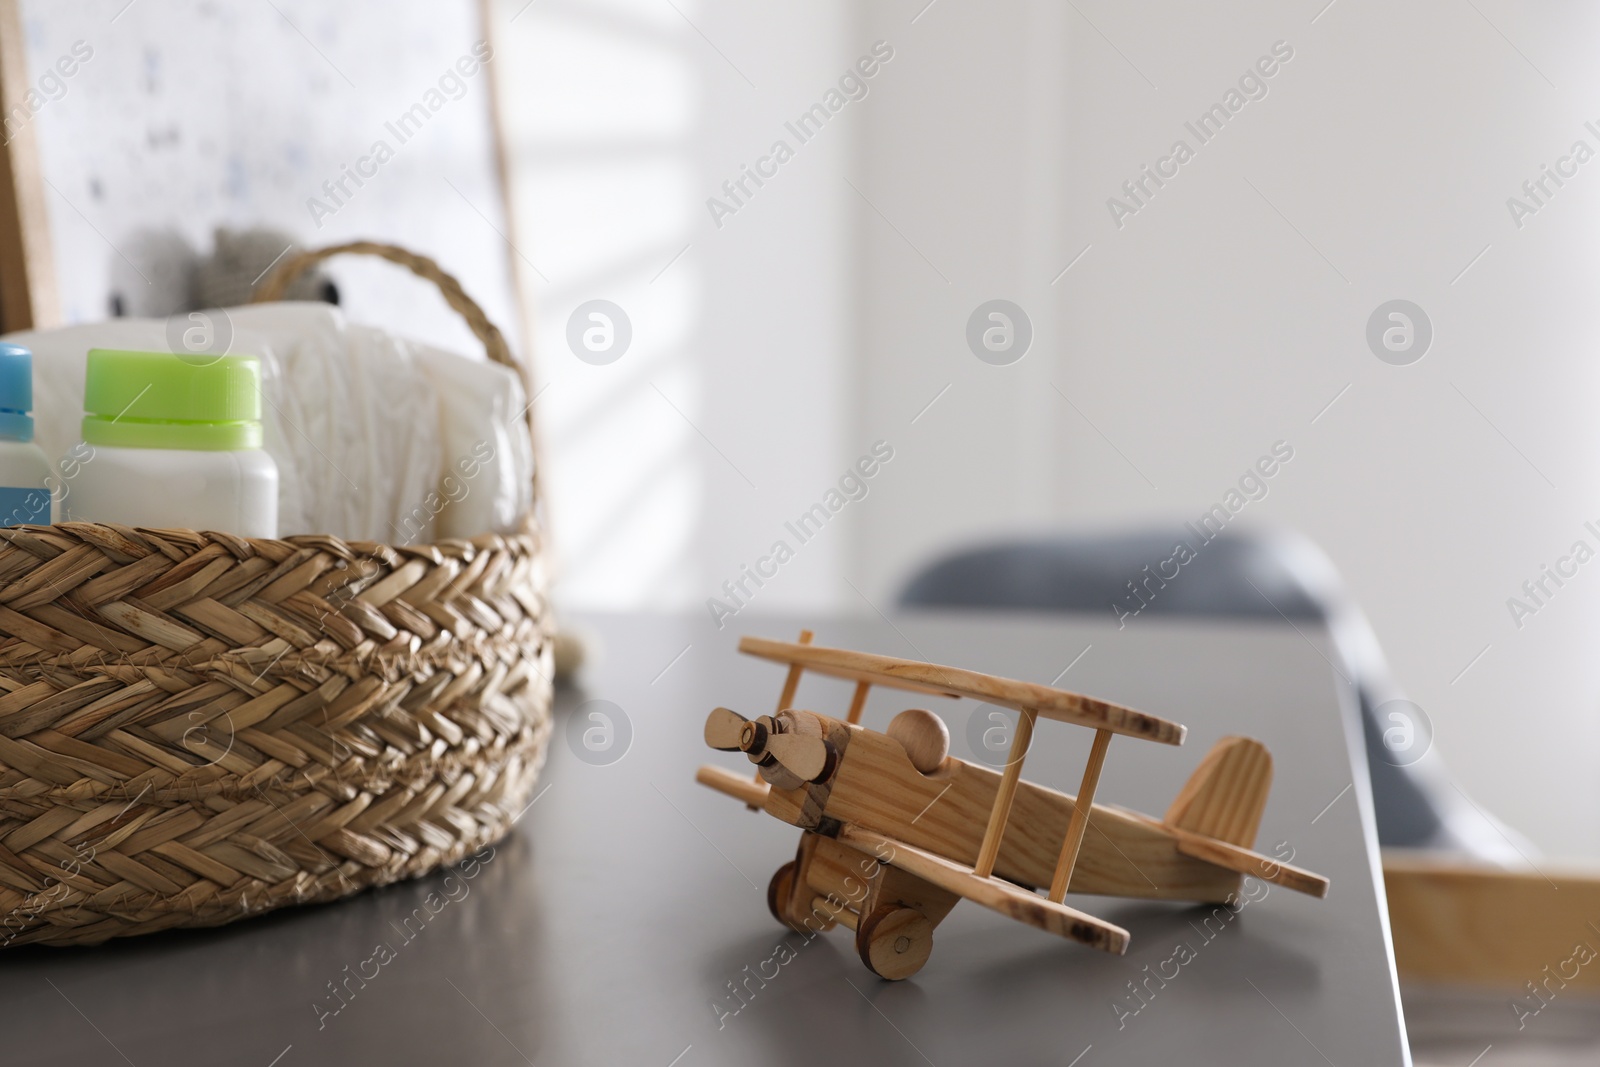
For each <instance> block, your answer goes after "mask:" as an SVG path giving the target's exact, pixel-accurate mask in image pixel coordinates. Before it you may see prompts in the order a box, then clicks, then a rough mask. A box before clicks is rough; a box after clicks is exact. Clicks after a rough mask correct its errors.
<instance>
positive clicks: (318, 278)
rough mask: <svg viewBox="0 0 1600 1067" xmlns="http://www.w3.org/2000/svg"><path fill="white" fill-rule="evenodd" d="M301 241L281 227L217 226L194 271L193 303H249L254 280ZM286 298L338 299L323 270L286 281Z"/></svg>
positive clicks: (332, 301)
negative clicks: (208, 251) (209, 249)
mask: <svg viewBox="0 0 1600 1067" xmlns="http://www.w3.org/2000/svg"><path fill="white" fill-rule="evenodd" d="M300 247H301V246H300V243H299V242H298V241H296V240H295V239H294V237H293V236H291V235H290V234H288V233H285V232H284V231H282V230H273V229H268V228H266V227H256V228H254V229H248V230H229V229H225V228H223V227H220V226H219V227H218V228H217V231H216V247H215V248H214V249H213V250H212V252H211V255H210V256H208V257H206V258H205V259H204V260H202V261H201V262H200V264H199V266H198V268H197V269H196V272H195V286H194V305H193V306H194V307H195V308H197V309H198V308H216V307H237V306H239V305H241V304H248V303H249V302H250V298H251V296H252V295H253V294H254V291H255V286H256V283H257V282H259V281H261V279H262V276H263V275H265V274H266V273H267V271H268V270H269V269H270V268H271V267H272V266H274V265H275V264H277V263H278V262H280V261H281V260H283V259H284V258H286V256H287V254H288V253H289V252H290V250H291V249H292V250H299V248H300ZM283 298H284V299H285V300H321V301H324V302H326V303H329V304H337V303H338V302H339V290H338V288H337V287H335V286H334V284H333V281H332V279H330V278H329V277H328V275H327V273H326V272H325V271H322V270H320V269H314V270H308V271H305V272H304V273H302V274H301V275H300V276H299V277H297V278H296V279H295V280H294V281H293V282H291V283H290V284H289V289H288V291H287V292H286V293H284V295H283Z"/></svg>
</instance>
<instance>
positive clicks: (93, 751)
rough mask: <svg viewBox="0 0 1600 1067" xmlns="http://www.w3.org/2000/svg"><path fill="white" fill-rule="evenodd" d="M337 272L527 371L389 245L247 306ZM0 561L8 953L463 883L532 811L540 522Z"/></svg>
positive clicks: (539, 725)
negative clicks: (463, 323)
mask: <svg viewBox="0 0 1600 1067" xmlns="http://www.w3.org/2000/svg"><path fill="white" fill-rule="evenodd" d="M339 252H365V253H371V254H376V255H379V256H382V257H384V258H386V259H389V260H392V261H394V262H397V263H400V264H403V265H405V266H407V267H409V268H410V269H411V270H413V271H414V272H416V273H417V274H419V275H421V276H422V277H424V278H427V279H429V280H431V281H433V282H434V283H435V284H437V285H438V286H439V288H440V290H441V291H442V292H443V294H444V296H445V299H446V300H447V301H448V302H449V303H450V305H451V306H452V307H454V308H455V309H456V310H457V311H459V312H461V313H462V315H463V316H464V317H465V318H466V319H467V321H468V323H469V325H470V326H471V327H472V329H473V331H474V332H475V333H476V334H477V336H478V337H479V338H480V339H481V340H482V341H483V343H484V345H485V347H486V348H487V349H488V352H489V356H490V358H491V359H494V360H495V361H496V362H499V363H503V364H506V365H508V366H515V364H514V363H513V362H512V360H511V357H510V353H509V351H508V349H507V346H506V343H505V340H504V338H503V337H502V336H501V334H500V332H499V331H498V330H497V329H495V327H494V326H493V325H492V324H490V323H489V321H488V320H487V319H486V318H485V317H484V315H483V312H482V311H481V310H479V308H478V307H477V305H476V304H474V303H473V302H472V301H471V300H470V299H468V297H467V296H466V294H465V293H463V292H462V290H461V287H460V285H459V284H458V283H457V282H456V280H455V279H454V278H451V277H450V276H448V275H447V274H445V273H444V272H443V271H442V270H440V269H439V267H438V266H437V265H436V264H434V263H433V262H432V261H430V260H427V259H425V258H422V257H419V256H414V255H412V254H410V253H407V252H405V251H403V250H401V249H397V248H393V247H391V246H387V245H376V244H370V243H358V244H353V245H342V246H338V247H335V248H328V249H322V250H319V251H315V252H308V253H304V254H301V255H299V256H296V257H295V258H293V259H291V260H289V261H287V262H285V263H284V264H283V265H282V266H280V267H279V268H278V270H277V272H276V273H275V274H274V275H273V277H272V278H271V279H269V280H268V281H267V282H266V283H264V284H263V286H262V289H261V291H260V294H259V296H258V299H273V298H275V296H276V294H279V293H281V292H282V291H283V289H284V287H285V286H286V285H287V284H288V282H289V281H290V279H292V278H293V277H294V276H295V275H296V274H298V273H299V272H301V271H303V270H304V269H305V268H306V267H308V266H310V265H311V264H313V263H315V262H318V261H320V260H321V259H324V258H326V257H327V256H330V255H334V254H336V253H339ZM530 395H531V392H530ZM535 499H537V493H536V495H535ZM3 546H4V547H0V913H3V914H4V915H5V916H6V918H5V920H4V923H3V929H0V944H3V945H20V944H28V943H33V942H40V943H47V944H57V945H63V944H92V943H95V942H99V941H104V940H106V939H107V938H111V937H122V936H126V935H129V934H142V933H148V932H150V931H153V930H162V929H166V928H168V927H173V926H212V925H218V924H221V923H226V922H231V921H233V920H235V919H240V918H243V917H245V916H249V915H255V914H258V913H260V912H263V911H268V910H271V909H273V908H278V907H282V906H283V905H286V904H300V903H308V902H312V901H321V900H330V899H333V898H336V897H342V896H345V895H347V894H350V893H354V892H356V891H357V890H360V889H363V888H366V887H367V886H374V885H382V884H384V883H387V882H393V881H395V880H397V879H401V878H409V877H413V876H415V875H419V874H423V873H425V872H427V871H430V870H432V869H434V868H435V867H438V866H440V865H441V864H448V863H453V862H455V861H456V860H458V859H460V858H461V857H462V856H464V855H465V854H467V853H468V852H470V851H473V850H476V849H478V848H480V847H481V846H483V845H485V844H487V843H489V842H492V841H495V840H496V839H498V838H499V837H500V836H501V835H503V834H504V833H505V832H506V831H507V829H508V828H509V827H510V825H511V823H512V821H513V820H514V819H515V817H516V816H517V815H518V814H519V813H520V812H521V810H522V809H523V806H524V805H525V804H526V803H527V798H528V795H529V793H530V792H531V789H532V786H533V782H534V778H535V777H536V776H537V774H538V772H539V768H540V766H541V764H542V763H543V760H544V752H545V743H546V740H547V738H548V736H549V733H550V699H551V688H552V686H551V681H550V679H551V636H552V635H551V627H550V623H549V611H548V608H547V606H546V602H545V574H544V565H543V556H542V552H541V539H540V533H539V528H538V526H537V524H536V521H535V518H534V516H533V515H531V514H530V515H528V516H525V517H524V520H523V525H522V529H521V530H520V531H519V532H518V533H517V534H515V535H513V536H496V535H489V536H483V537H477V538H474V539H472V540H470V541H446V542H442V543H440V544H435V545H420V546H406V547H392V546H389V545H381V544H373V543H346V542H344V541H341V540H339V539H338V538H335V537H288V538H284V539H282V540H247V539H245V538H240V537H234V536H230V535H228V534H222V533H203V532H196V531H193V530H147V529H132V528H129V527H124V526H114V525H100V524H94V523H63V524H60V525H56V526H27V527H18V528H15V529H12V530H8V531H6V536H5V537H4V539H3Z"/></svg>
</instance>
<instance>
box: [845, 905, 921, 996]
mask: <svg viewBox="0 0 1600 1067" xmlns="http://www.w3.org/2000/svg"><path fill="white" fill-rule="evenodd" d="M856 951H857V952H858V953H860V954H861V962H862V963H865V964H866V965H867V970H869V971H871V972H872V973H873V974H875V975H877V976H878V977H879V978H886V979H888V980H889V981H891V982H898V981H900V979H902V978H910V977H911V976H912V975H914V974H916V973H917V972H918V971H920V970H922V965H923V964H924V963H927V962H928V956H929V955H930V954H932V952H933V924H932V923H931V922H929V921H928V920H927V918H926V917H925V916H924V915H923V914H922V913H921V912H920V911H918V910H917V909H915V908H902V907H898V906H896V905H893V904H886V905H884V906H883V907H880V908H878V909H877V910H875V911H874V912H873V913H872V914H871V915H868V916H867V917H866V918H864V919H862V920H861V922H860V924H859V925H858V926H857V927H856Z"/></svg>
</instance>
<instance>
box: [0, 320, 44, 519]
mask: <svg viewBox="0 0 1600 1067" xmlns="http://www.w3.org/2000/svg"><path fill="white" fill-rule="evenodd" d="M32 410H33V353H32V352H30V351H28V350H27V349H26V348H23V347H22V346H21V345H8V344H0V526H21V525H23V524H24V523H47V522H49V521H50V489H49V478H50V461H49V460H47V459H45V458H44V453H43V452H41V451H40V450H39V446H38V445H36V444H34V443H33V416H32V415H30V414H29V412H30V411H32Z"/></svg>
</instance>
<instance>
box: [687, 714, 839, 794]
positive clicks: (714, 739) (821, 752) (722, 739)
mask: <svg viewBox="0 0 1600 1067" xmlns="http://www.w3.org/2000/svg"><path fill="white" fill-rule="evenodd" d="M781 729H782V727H781V726H780V725H779V724H778V723H777V722H774V721H773V720H772V719H771V718H770V717H768V716H766V715H763V716H761V717H760V718H757V719H747V718H745V717H744V716H743V715H740V714H739V713H738V712H736V711H733V710H731V709H729V708H716V709H714V710H713V711H712V712H711V714H710V715H708V716H706V726H705V741H706V744H707V745H708V746H710V747H711V748H715V749H718V750H720V751H723V752H743V753H744V754H745V755H747V756H749V757H750V762H751V763H755V764H761V763H763V762H765V761H766V760H767V758H768V757H771V758H772V760H774V761H775V762H776V763H777V764H778V765H779V766H780V767H782V768H784V769H785V770H787V771H788V772H789V773H791V774H793V775H795V776H796V777H798V778H800V779H802V780H804V781H807V782H814V781H817V780H819V779H821V778H824V777H826V776H827V773H828V772H829V771H830V770H831V769H832V766H833V763H834V756H833V749H832V748H831V747H830V746H829V745H828V743H827V742H826V741H824V740H823V739H822V738H820V737H812V736H809V735H806V734H796V733H783V732H780V731H781Z"/></svg>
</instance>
